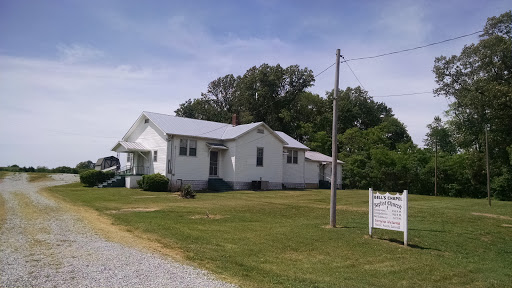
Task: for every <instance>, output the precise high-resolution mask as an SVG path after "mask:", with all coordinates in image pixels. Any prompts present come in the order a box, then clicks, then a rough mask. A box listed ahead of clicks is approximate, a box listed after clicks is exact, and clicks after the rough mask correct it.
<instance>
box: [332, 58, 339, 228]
mask: <svg viewBox="0 0 512 288" xmlns="http://www.w3.org/2000/svg"><path fill="white" fill-rule="evenodd" d="M339 82H340V49H336V75H335V77H334V99H333V100H332V169H331V170H332V175H331V211H330V212H331V227H332V228H334V227H336V188H337V187H336V186H337V184H338V177H337V176H338V171H337V170H338V106H337V105H336V100H337V99H338V85H339Z"/></svg>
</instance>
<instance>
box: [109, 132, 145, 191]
mask: <svg viewBox="0 0 512 288" xmlns="http://www.w3.org/2000/svg"><path fill="white" fill-rule="evenodd" d="M112 151H114V152H117V153H126V165H125V166H123V167H122V168H121V169H119V171H117V173H116V174H118V175H120V176H123V177H124V179H125V187H126V188H137V187H138V184H137V181H138V180H140V179H142V175H148V174H151V173H152V169H151V166H150V165H151V150H150V149H148V148H146V147H145V146H144V145H142V144H141V143H137V142H126V141H119V142H118V143H117V144H116V145H115V146H114V148H112Z"/></svg>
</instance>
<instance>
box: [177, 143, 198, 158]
mask: <svg viewBox="0 0 512 288" xmlns="http://www.w3.org/2000/svg"><path fill="white" fill-rule="evenodd" d="M182 144H185V145H184V146H182ZM182 148H183V149H184V153H182ZM191 151H193V152H194V153H193V154H194V155H192V153H191ZM179 155H180V156H190V157H196V156H197V140H193V139H186V138H183V139H180V150H179Z"/></svg>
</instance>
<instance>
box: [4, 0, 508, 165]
mask: <svg viewBox="0 0 512 288" xmlns="http://www.w3.org/2000/svg"><path fill="white" fill-rule="evenodd" d="M510 8H511V5H510V3H509V2H508V1H498V0H497V1H277V0H276V1H273V0H260V1H23V0H21V1H6V0H2V1H0V135H2V136H1V138H0V166H5V165H12V164H18V165H21V166H30V165H31V166H37V165H45V166H49V167H56V166H61V165H66V166H73V167H74V166H75V165H76V164H77V163H78V162H80V161H85V160H92V161H95V160H96V159H97V158H100V157H103V156H107V155H112V154H113V153H112V152H111V151H110V149H111V148H112V147H113V146H114V144H115V143H116V141H117V140H120V139H121V138H122V136H123V135H124V133H125V132H126V131H127V130H128V129H129V128H130V126H131V125H132V123H133V122H134V121H135V120H136V118H137V117H138V116H139V115H140V113H141V112H142V111H153V112H160V113H166V114H173V113H174V110H176V108H178V105H179V104H180V103H183V102H184V101H185V100H187V99H189V98H196V97H199V96H200V95H201V92H204V91H205V90H206V88H207V85H208V83H209V82H210V81H212V80H214V79H216V78H218V77H221V76H224V75H226V74H234V75H242V74H243V73H244V72H245V71H246V70H247V69H248V68H250V67H252V66H259V65H261V64H262V63H269V64H272V65H275V64H278V63H279V64H281V65H282V66H288V65H293V64H298V65H300V66H301V67H308V68H310V69H312V70H313V71H314V72H315V74H317V73H319V72H320V71H322V70H323V69H324V68H326V67H327V66H329V65H330V64H332V63H333V62H334V61H335V51H336V49H337V48H340V49H341V54H342V55H344V56H345V58H347V59H348V58H355V57H362V56H369V55H375V54H380V53H385V52H389V51H394V50H400V49H405V48H410V47H415V46H419V45H423V44H428V43H431V42H436V41H440V40H444V39H448V38H452V37H455V36H459V35H463V34H468V33H472V32H475V31H478V30H481V29H482V28H483V26H484V24H485V21H486V19H487V17H491V16H497V15H499V14H501V13H503V12H505V11H507V10H509V9H510ZM477 40H478V38H477V36H476V35H475V36H470V37H467V38H464V39H460V40H456V41H452V42H449V43H445V44H440V45H436V46H433V47H429V48H426V49H421V50H416V51H412V52H408V53H402V54H398V55H394V56H389V57H383V58H378V59H373V60H363V61H355V62H350V65H351V67H352V69H353V70H354V71H355V73H356V75H357V76H358V77H359V79H360V80H361V82H362V84H363V85H364V87H365V88H366V89H367V90H368V91H369V92H370V94H371V95H374V96H381V95H389V94H401V93H410V92H423V91H431V90H432V89H433V88H435V87H436V86H435V82H434V75H433V73H432V67H433V63H434V58H435V57H436V56H440V55H452V54H459V53H460V51H461V49H462V47H463V46H464V45H465V44H469V43H474V42H476V41H477ZM333 85H334V69H332V68H331V69H330V70H328V71H326V72H325V73H323V74H321V75H320V76H318V77H317V79H316V82H315V86H314V87H312V88H311V89H310V90H311V91H312V92H314V93H318V94H320V95H322V96H323V95H325V91H327V90H331V89H333ZM357 85H359V83H358V82H357V80H356V79H355V78H354V76H353V75H352V73H351V72H350V70H348V68H347V66H346V65H342V66H341V72H340V87H341V88H345V87H347V86H351V87H354V86H357ZM375 100H378V101H383V102H385V103H386V104H387V105H388V106H389V107H391V108H392V109H393V111H394V112H395V115H396V116H397V117H398V119H400V120H401V121H402V122H403V123H404V124H405V125H406V126H407V128H408V131H409V133H410V134H411V136H412V137H413V140H414V142H415V143H416V144H418V145H421V144H422V140H423V138H424V135H425V133H426V131H427V130H426V125H427V124H429V123H430V122H431V121H432V120H433V118H434V116H435V115H442V113H443V111H444V110H446V108H447V103H448V101H447V100H446V99H444V98H434V97H433V96H432V95H429V94H422V95H413V96H404V97H386V98H375Z"/></svg>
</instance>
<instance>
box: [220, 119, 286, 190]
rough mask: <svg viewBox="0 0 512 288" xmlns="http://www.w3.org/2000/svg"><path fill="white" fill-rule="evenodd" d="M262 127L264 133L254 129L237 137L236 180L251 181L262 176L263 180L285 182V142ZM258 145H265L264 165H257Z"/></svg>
mask: <svg viewBox="0 0 512 288" xmlns="http://www.w3.org/2000/svg"><path fill="white" fill-rule="evenodd" d="M261 128H263V129H264V134H260V133H257V132H256V129H254V130H252V131H250V132H249V133H247V134H245V135H243V136H241V137H240V138H238V139H237V141H236V147H235V149H236V151H235V158H236V162H235V175H234V178H235V179H234V181H238V182H240V181H242V182H251V181H254V180H259V179H260V178H261V179H262V180H263V181H269V182H275V183H282V182H283V143H282V142H281V141H279V140H278V139H277V138H276V137H275V136H274V135H273V134H272V133H271V132H270V131H269V130H268V129H266V128H264V127H261ZM257 147H263V166H262V167H259V166H256V148H257ZM230 149H231V148H230Z"/></svg>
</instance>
